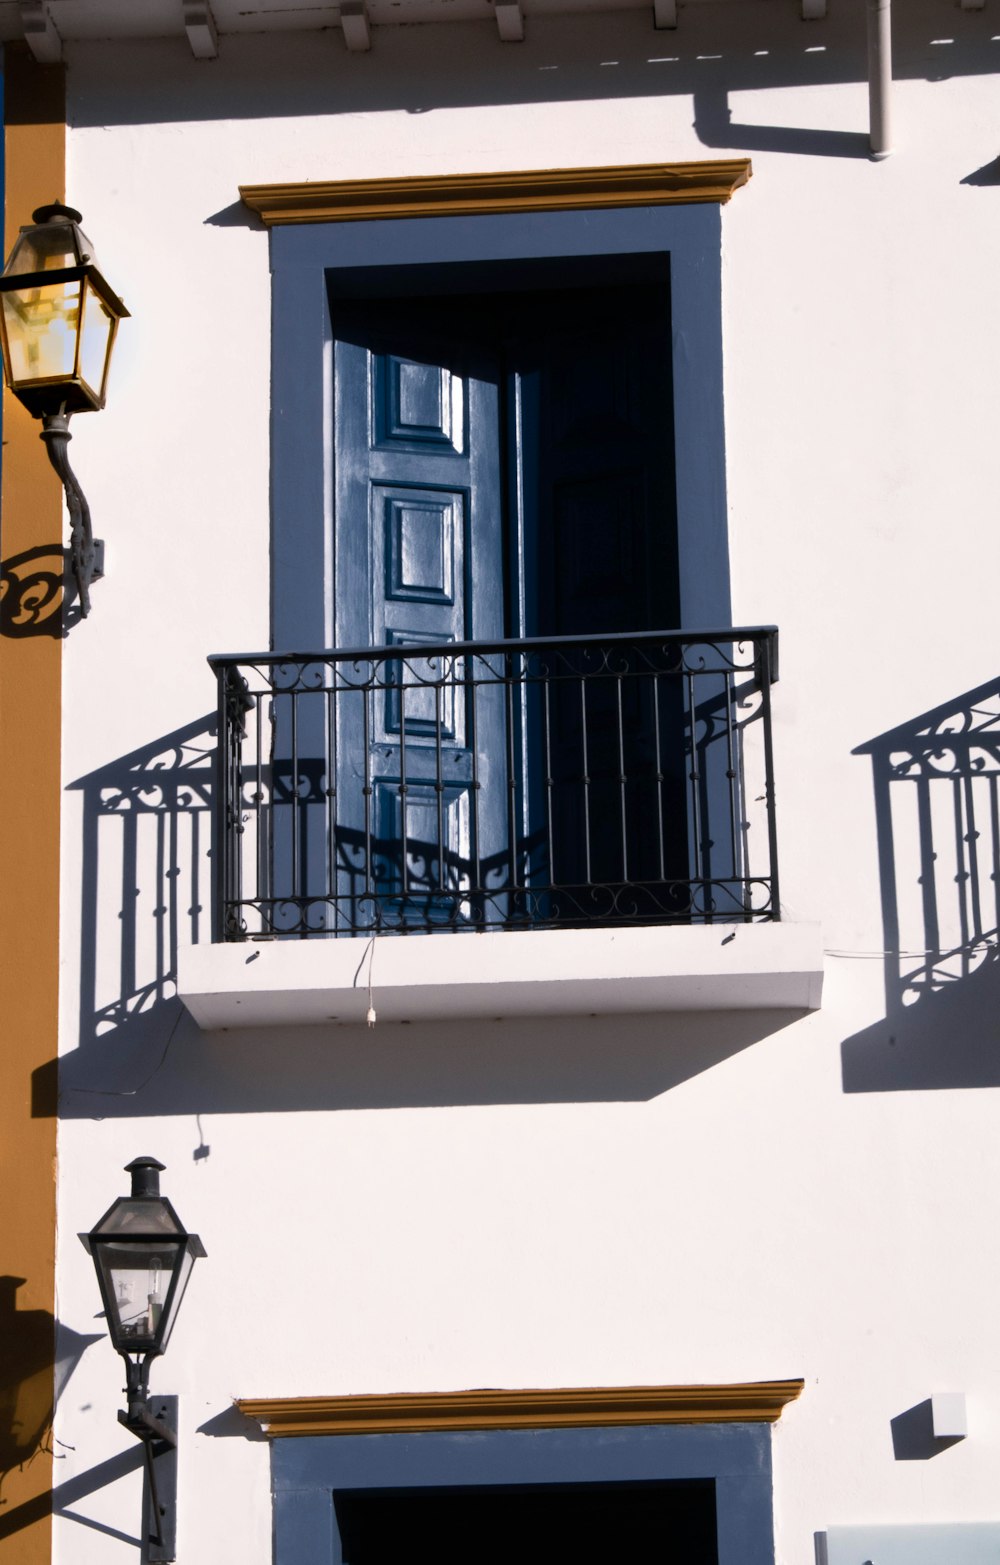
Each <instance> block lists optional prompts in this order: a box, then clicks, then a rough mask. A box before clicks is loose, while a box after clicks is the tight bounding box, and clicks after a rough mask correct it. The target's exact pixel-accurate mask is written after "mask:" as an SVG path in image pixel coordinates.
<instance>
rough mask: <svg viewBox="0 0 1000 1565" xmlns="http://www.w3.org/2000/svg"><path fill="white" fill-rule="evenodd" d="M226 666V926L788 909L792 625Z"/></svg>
mask: <svg viewBox="0 0 1000 1565" xmlns="http://www.w3.org/2000/svg"><path fill="white" fill-rule="evenodd" d="M210 662H211V663H212V666H213V667H214V669H215V671H216V675H217V677H218V683H219V736H220V740H219V774H218V792H217V798H218V812H219V813H218V841H219V849H220V868H219V889H220V894H221V895H220V900H221V910H220V930H219V933H220V935H221V937H222V938H224V939H229V940H233V939H244V938H248V937H250V938H262V937H271V936H307V935H357V934H369V933H372V932H376V931H378V932H396V933H400V934H407V933H414V932H418V931H420V932H432V931H439V930H445V931H457V930H476V929H529V928H545V927H561V928H572V927H580V926H584V925H619V924H660V923H664V924H671V923H691V922H727V923H728V922H734V921H752V920H764V919H776V918H778V916H779V903H778V878H777V858H776V845H775V818H774V785H773V773H772V756H771V714H770V692H771V686H772V684H773V683H774V680H775V679H776V677H777V631H776V630H775V629H774V628H773V627H770V628H756V629H727V630H721V631H714V632H697V633H695V632H680V631H661V632H657V633H653V634H641V635H609V636H589V637H578V636H573V637H561V638H558V639H549V640H540V639H534V640H526V641H500V642H493V643H489V644H486V643H479V642H466V643H454V642H451V643H440V644H433V645H432V644H420V645H418V646H414V645H407V646H398V645H394V646H387V647H376V648H365V649H361V650H357V649H355V650H351V651H332V652H331V651H326V652H300V653H284V654H270V653H268V654H253V655H248V656H242V657H228V656H226V657H214V658H212V659H210Z"/></svg>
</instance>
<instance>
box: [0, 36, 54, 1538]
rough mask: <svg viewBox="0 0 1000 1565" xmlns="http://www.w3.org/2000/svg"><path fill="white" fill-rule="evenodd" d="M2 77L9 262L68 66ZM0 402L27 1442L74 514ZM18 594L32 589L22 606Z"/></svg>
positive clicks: (40, 1301)
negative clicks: (62, 597) (67, 560)
mask: <svg viewBox="0 0 1000 1565" xmlns="http://www.w3.org/2000/svg"><path fill="white" fill-rule="evenodd" d="M4 78H5V80H4V98H5V116H4V119H5V123H4V164H5V176H6V203H5V205H6V211H5V236H4V238H5V243H4V253H5V254H7V253H8V252H9V250H10V247H11V245H12V243H13V240H14V237H15V236H16V234H17V230H18V228H19V227H20V225H21V224H22V223H30V222H31V213H32V210H33V208H35V207H37V206H39V205H41V204H42V203H43V202H47V201H61V200H63V199H64V198H65V190H64V178H65V144H66V110H65V92H64V79H63V72H62V68H61V67H59V66H46V67H42V66H39V65H37V64H36V63H35V62H34V60H33V59H32V58H31V55H30V54H29V53H28V50H27V48H26V47H25V46H24V45H23V44H22V45H17V44H8V45H7V46H6V47H5V49H4ZM3 395H4V404H3V456H2V493H0V556H2V560H3V564H4V566H5V568H8V569H9V570H10V575H9V576H8V575H6V574H4V575H3V577H0V594H2V597H3V602H2V604H0V865H2V866H3V880H2V885H0V1018H2V1022H0V1191H2V1192H3V1222H2V1223H0V1277H2V1278H6V1279H10V1278H13V1279H14V1280H15V1281H14V1283H11V1282H10V1281H7V1282H6V1283H5V1285H4V1286H5V1293H4V1295H3V1299H4V1305H3V1308H2V1311H0V1384H2V1385H3V1387H4V1390H5V1392H7V1393H12V1394H13V1397H14V1401H15V1402H17V1401H18V1399H19V1398H21V1399H23V1402H24V1405H25V1406H26V1407H27V1408H30V1410H31V1416H30V1419H29V1415H28V1413H27V1412H25V1414H24V1422H23V1423H22V1425H21V1426H20V1431H19V1427H18V1425H17V1424H15V1427H14V1436H15V1439H16V1438H17V1436H18V1433H19V1432H22V1433H24V1434H25V1435H27V1434H28V1429H27V1428H26V1427H25V1426H26V1425H28V1424H29V1423H33V1422H34V1420H35V1419H40V1418H44V1416H45V1413H46V1410H47V1409H48V1408H50V1407H51V1405H52V1394H53V1387H54V1375H53V1358H54V1349H55V1332H54V1320H53V1317H54V1314H55V1243H56V1187H55V1160H56V1118H55V1094H54V1090H53V1089H54V1083H55V1073H54V1062H55V1059H56V1057H57V1054H58V994H59V809H60V801H61V796H62V795H61V784H60V775H59V773H60V731H61V715H60V699H61V696H60V681H61V658H62V642H61V640H60V639H59V636H60V629H61V627H60V618H59V602H58V599H59V589H58V586H57V587H56V589H55V593H54V595H51V596H50V595H49V594H47V593H46V592H44V591H40V590H37V589H34V588H32V587H31V585H30V584H31V582H32V580H34V581H36V582H38V581H39V580H42V579H44V573H45V572H47V571H48V572H54V580H55V582H56V583H59V582H60V581H61V574H62V548H61V543H62V526H63V511H62V491H61V489H60V486H59V480H58V479H57V478H56V475H55V473H53V471H52V469H51V468H50V466H49V463H48V461H47V459H46V456H45V448H44V446H43V444H42V442H41V440H40V439H39V438H38V431H39V425H38V423H37V421H36V420H35V419H32V418H29V416H28V414H27V413H26V412H25V411H24V409H23V408H22V407H21V405H20V403H19V402H17V401H15V399H14V398H13V397H12V396H11V395H10V393H9V392H6V391H5V392H4V394H3ZM12 578H13V579H14V580H13V581H12ZM14 581H20V582H21V584H22V585H23V586H27V587H28V590H27V591H26V592H24V593H23V595H22V594H20V593H19V592H18V590H17V589H16V587H15V586H14ZM42 599H45V600H46V601H49V602H50V603H51V604H52V607H50V609H48V610H46V611H45V612H44V613H42V614H41V618H42V619H43V620H44V621H45V623H44V624H42V625H41V626H40V627H32V626H31V620H32V614H33V612H34V610H33V609H32V607H31V605H32V603H38V602H39V601H41V600H42ZM12 605H13V606H14V607H13V609H12ZM53 608H54V612H53ZM26 626H27V627H28V628H29V629H30V630H34V629H36V628H40V630H41V634H37V633H28V634H26V633H25V629H26ZM8 1309H10V1311H11V1313H10V1314H9V1315H8V1314H7V1313H6V1311H7V1310H8ZM9 1405H11V1406H13V1405H14V1404H13V1403H9ZM7 1432H8V1434H9V1433H10V1430H8V1431H7ZM51 1450H52V1447H51V1441H50V1440H49V1439H48V1438H45V1437H43V1441H42V1445H41V1447H40V1448H39V1449H37V1450H33V1451H25V1452H24V1460H23V1462H22V1463H21V1464H19V1465H18V1466H16V1467H14V1468H13V1469H12V1470H11V1471H9V1472H6V1473H4V1474H3V1501H4V1504H3V1507H2V1509H0V1565H7V1562H8V1561H9V1562H10V1565H48V1562H49V1561H50V1560H51V1557H52V1519H51V1509H52V1502H51V1492H52V1480H53V1468H52V1454H51Z"/></svg>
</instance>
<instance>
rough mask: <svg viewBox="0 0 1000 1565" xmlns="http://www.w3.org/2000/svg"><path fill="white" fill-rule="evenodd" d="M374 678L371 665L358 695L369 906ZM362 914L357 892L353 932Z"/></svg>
mask: <svg viewBox="0 0 1000 1565" xmlns="http://www.w3.org/2000/svg"><path fill="white" fill-rule="evenodd" d="M374 677H375V675H374V670H373V669H372V668H371V665H369V677H368V680H367V682H366V683H365V684H363V685H359V687H358V695H359V696H360V697H361V727H362V734H361V743H362V747H363V751H364V777H365V780H364V786H363V788H362V794H363V797H364V801H365V889H364V893H363V895H364V899H365V901H366V902H368V903H369V904H371V903H372V898H373V888H374V877H373V875H372V747H371V731H372V714H371V710H370V703H371V702H372V701H373V700H374V693H373V690H372V682H373V680H374ZM360 913H361V909H360V908H359V907H358V899H357V893H356V892H355V893H354V896H353V906H352V907H351V929H352V931H356V930H357V929H358V927H359V919H360ZM371 916H372V917H373V918H374V917H376V909H375V908H374V907H372V913H371ZM362 927H363V926H362Z"/></svg>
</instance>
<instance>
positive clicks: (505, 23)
mask: <svg viewBox="0 0 1000 1565" xmlns="http://www.w3.org/2000/svg"><path fill="white" fill-rule="evenodd" d="M495 10H496V16H497V32H498V33H499V34H500V37H501V38H502V39H503V41H504V43H521V42H522V41H523V39H524V14H523V12H522V10H521V6H520V0H496V7H495Z"/></svg>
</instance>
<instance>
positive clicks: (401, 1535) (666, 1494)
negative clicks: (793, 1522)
mask: <svg viewBox="0 0 1000 1565" xmlns="http://www.w3.org/2000/svg"><path fill="white" fill-rule="evenodd" d="M334 1504H335V1507H336V1513H337V1523H338V1527H339V1531H340V1538H341V1548H342V1558H343V1562H344V1565H402V1562H404V1561H406V1560H409V1559H417V1558H422V1559H429V1560H433V1561H434V1565H473V1562H474V1565H512V1562H514V1561H516V1562H517V1565H551V1562H552V1561H553V1560H558V1559H567V1560H572V1561H573V1562H574V1565H607V1562H609V1561H613V1560H616V1559H623V1558H625V1559H628V1560H629V1561H630V1562H631V1565H643V1562H645V1561H649V1562H650V1565H652V1562H654V1561H655V1562H656V1565H718V1550H717V1544H716V1498H715V1482H714V1480H713V1479H710V1478H706V1479H701V1478H699V1479H679V1480H669V1481H663V1482H645V1483H596V1484H595V1483H588V1484H531V1485H523V1486H508V1485H502V1484H501V1485H489V1486H483V1487H481V1488H480V1487H469V1486H462V1487H461V1488H419V1489H355V1490H339V1491H337V1492H335V1495H334Z"/></svg>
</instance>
